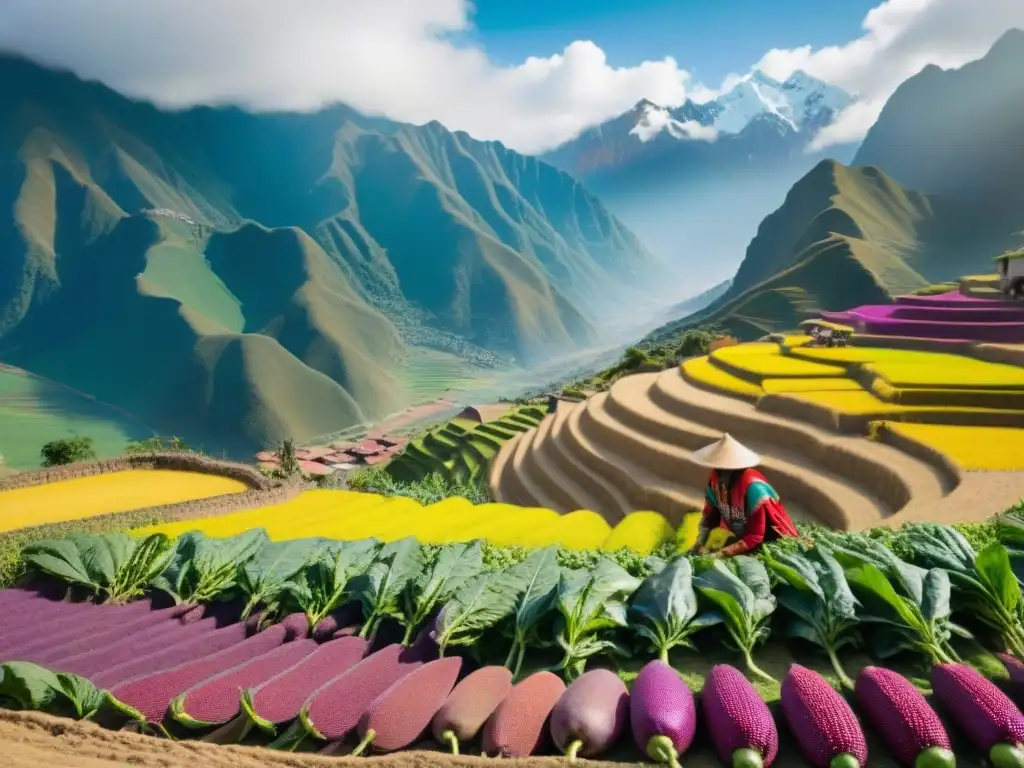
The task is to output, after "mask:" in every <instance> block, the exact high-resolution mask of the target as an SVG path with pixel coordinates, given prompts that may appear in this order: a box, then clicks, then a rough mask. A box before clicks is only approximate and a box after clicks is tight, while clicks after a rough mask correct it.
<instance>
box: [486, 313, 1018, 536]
mask: <svg viewBox="0 0 1024 768" xmlns="http://www.w3.org/2000/svg"><path fill="white" fill-rule="evenodd" d="M918 298H924V297H918ZM927 298H933V297H927ZM946 300H949V299H946ZM809 343H810V339H809V338H808V337H806V336H787V337H781V338H777V339H773V340H771V341H762V342H756V343H748V344H739V345H732V346H723V347H721V348H718V349H715V350H714V351H712V352H711V353H710V354H708V355H705V356H702V357H695V358H692V359H690V360H687V361H685V362H684V363H683V364H682V365H681V366H680V368H679V369H676V370H669V371H665V372H661V373H649V374H638V375H634V376H630V377H628V378H626V379H623V380H621V381H619V382H617V383H616V384H614V385H613V386H612V387H611V389H610V390H609V391H608V392H604V393H600V394H599V395H597V396H595V397H592V398H590V399H589V400H588V401H586V402H585V403H583V404H580V405H578V406H568V407H561V408H560V409H559V412H558V413H556V414H555V415H553V416H549V417H548V418H547V419H545V420H544V421H543V422H542V423H541V425H540V426H539V427H538V428H537V429H536V430H535V431H532V432H529V433H527V434H524V435H521V436H518V437H516V438H514V439H513V441H511V442H510V443H508V444H506V446H505V447H504V448H503V449H502V451H501V452H500V453H499V455H498V456H497V458H496V459H495V461H494V462H493V463H492V466H491V473H490V483H491V489H492V494H493V495H494V498H496V499H497V500H499V501H503V502H507V503H515V504H520V505H528V506H539V507H547V508H550V509H555V510H559V511H567V510H570V509H576V508H581V507H582V508H586V509H591V510H594V511H597V512H600V513H601V514H602V515H604V516H605V518H606V519H608V520H609V521H615V520H618V519H619V518H620V517H621V516H623V515H625V514H628V513H629V512H630V511H632V510H634V509H637V508H645V509H650V510H653V511H656V512H659V513H661V514H662V515H664V516H665V517H666V519H667V520H668V521H669V522H670V523H671V524H675V525H678V524H679V523H680V522H681V520H682V519H683V517H684V516H685V515H687V514H691V513H693V512H695V511H697V510H699V509H700V508H701V507H702V505H703V487H704V484H705V483H706V481H707V470H706V469H705V468H703V467H702V466H700V465H699V464H697V463H695V462H693V460H692V459H691V458H690V455H691V453H692V452H693V451H695V450H697V449H699V448H702V447H703V446H705V445H707V444H709V443H710V442H712V441H713V440H715V439H717V438H718V437H720V436H721V434H722V433H724V432H729V433H731V434H732V435H733V436H734V437H737V438H738V439H740V440H742V441H743V442H744V443H745V444H747V445H750V446H751V447H753V448H754V449H755V450H756V451H758V452H759V453H760V454H762V455H763V456H765V457H766V460H765V463H764V468H765V471H766V474H767V475H768V476H769V477H770V478H771V481H772V483H773V485H775V487H776V488H777V489H778V490H779V492H780V494H781V495H782V497H783V499H785V501H786V504H787V508H789V509H790V511H791V513H792V514H793V516H794V517H795V518H796V519H798V520H803V521H807V522H817V523H821V524H824V525H827V526H830V527H833V528H839V529H842V530H863V529H867V528H872V527H874V526H876V525H880V524H887V525H892V524H897V523H899V522H903V521H908V520H943V521H948V522H955V521H960V520H961V519H964V520H966V519H971V520H983V519H985V518H987V517H989V516H991V515H992V514H995V513H997V512H999V511H1000V510H1001V509H1004V508H1006V507H1007V506H1010V505H1012V504H1013V503H1015V502H1016V501H1017V500H1018V499H1019V498H1020V497H1021V496H1022V495H1024V472H1019V471H1018V470H1024V451H1021V450H1020V447H1021V445H1022V442H1021V437H1020V435H1021V434H1024V430H1022V429H1021V427H1024V369H1022V368H1020V367H1017V366H1013V365H1008V364H1003V363H994V362H988V361H986V360H981V359H976V358H972V357H969V356H965V355H959V354H950V353H946V352H931V351H924V350H914V349H899V348H887V347H870V346H850V347H836V348H826V347H816V346H809ZM890 426H891V427H892V429H889V428H888V427H890ZM869 436H870V437H873V438H874V440H868V439H865V438H866V437H869ZM978 471H986V473H987V474H986V475H985V476H984V477H979V476H977V475H976V473H977V472H978Z"/></svg>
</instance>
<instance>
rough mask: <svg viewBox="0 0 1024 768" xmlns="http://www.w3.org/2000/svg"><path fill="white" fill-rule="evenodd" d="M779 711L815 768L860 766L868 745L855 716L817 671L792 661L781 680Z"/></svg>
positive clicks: (860, 767) (863, 761)
mask: <svg viewBox="0 0 1024 768" xmlns="http://www.w3.org/2000/svg"><path fill="white" fill-rule="evenodd" d="M781 702H782V712H783V714H784V715H785V716H786V722H787V723H788V724H789V729H790V730H791V731H792V732H793V735H794V736H795V737H796V740H797V743H798V744H799V745H800V751H801V752H803V754H804V757H805V758H806V759H807V762H809V763H810V764H811V765H813V766H815V768H863V766H864V765H865V763H867V759H868V745H867V740H866V739H865V738H864V731H863V730H861V727H860V723H859V722H858V720H857V716H856V715H855V714H854V713H853V710H852V709H850V705H849V704H847V703H846V699H844V698H843V697H842V696H840V695H839V693H838V692H837V691H836V689H835V688H833V687H832V686H831V685H829V684H828V681H827V680H825V678H823V677H822V676H821V675H819V674H818V673H817V672H815V671H813V670H810V669H807V668H806V667H802V666H800V665H799V664H793V665H792V666H791V667H790V668H789V674H787V675H786V679H785V680H783V681H782V697H781Z"/></svg>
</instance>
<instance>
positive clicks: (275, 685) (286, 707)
mask: <svg viewBox="0 0 1024 768" xmlns="http://www.w3.org/2000/svg"><path fill="white" fill-rule="evenodd" d="M367 649H368V644H367V642H366V640H365V639H364V638H361V637H345V638H342V639H340V640H332V641H330V642H327V643H324V644H323V645H321V646H320V647H319V648H317V649H316V650H315V651H314V652H313V653H311V654H310V655H309V656H307V657H306V658H304V659H303V660H302V661H300V662H299V663H298V664H296V665H295V666H293V667H292V668H291V669H288V670H285V671H283V672H281V673H280V674H278V675H277V676H275V677H273V678H271V679H269V680H267V681H266V682H264V683H263V684H261V685H258V686H256V687H255V688H253V689H252V690H249V691H245V692H244V693H243V694H242V702H241V706H242V709H243V710H244V711H245V713H246V715H247V716H248V718H249V720H250V721H252V723H254V724H255V725H256V726H258V727H259V728H260V729H262V730H264V731H266V732H267V733H269V734H271V735H276V732H277V727H278V726H280V725H283V724H284V723H287V722H290V721H292V720H294V719H295V718H296V717H298V716H299V710H300V709H302V705H303V704H304V703H305V702H306V700H307V699H308V698H309V697H310V696H312V695H313V693H314V692H315V691H316V690H317V689H318V688H319V687H320V686H321V685H323V683H324V681H325V680H330V679H332V678H334V677H337V676H339V675H341V674H343V673H344V672H347V671H348V670H349V669H351V668H352V667H354V666H355V665H356V664H358V663H359V662H360V661H362V659H363V657H364V656H365V655H366V651H367Z"/></svg>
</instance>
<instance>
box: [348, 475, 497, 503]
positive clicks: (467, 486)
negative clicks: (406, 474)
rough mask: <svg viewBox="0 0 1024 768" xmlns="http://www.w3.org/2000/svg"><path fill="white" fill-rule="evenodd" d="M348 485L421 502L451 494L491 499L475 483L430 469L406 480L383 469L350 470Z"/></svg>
mask: <svg viewBox="0 0 1024 768" xmlns="http://www.w3.org/2000/svg"><path fill="white" fill-rule="evenodd" d="M348 487H349V488H351V489H352V490H356V491H363V492H365V493H379V494H380V495H382V496H401V497H404V498H409V499H414V500H416V501H418V502H419V503H420V504H424V505H426V504H436V503H437V502H439V501H443V500H444V499H449V498H452V497H455V496H460V497H462V498H464V499H468V500H469V501H471V502H472V503H474V504H484V503H486V502H489V501H490V500H491V499H490V496H489V495H488V493H487V491H486V490H485V489H484V488H482V487H480V486H479V485H478V484H476V483H472V482H459V481H456V480H453V479H451V478H448V477H445V476H444V475H442V474H441V473H440V472H432V473H430V474H429V475H427V476H426V477H424V478H423V479H422V480H418V481H413V482H408V481H401V480H395V479H394V478H393V477H392V476H391V475H390V474H389V472H388V470H387V469H386V468H385V469H381V468H379V467H369V468H367V469H361V470H356V471H355V472H352V473H350V474H349V476H348Z"/></svg>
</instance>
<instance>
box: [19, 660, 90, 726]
mask: <svg viewBox="0 0 1024 768" xmlns="http://www.w3.org/2000/svg"><path fill="white" fill-rule="evenodd" d="M103 701H104V696H103V692H102V691H100V690H98V689H97V688H96V686H94V685H93V684H92V683H90V682H89V681H88V680H86V679H85V678H83V677H79V676H78V675H72V674H69V673H67V672H53V671H51V670H49V669H46V668H44V667H40V666H37V665H35V664H30V663H29V662H27V661H9V662H7V663H5V664H2V665H0V707H4V708H6V709H15V710H18V709H27V710H34V711H36V712H46V713H48V714H51V715H63V716H68V717H74V718H77V719H88V718H90V717H92V716H93V715H95V714H96V712H97V711H99V709H100V707H101V706H102V705H103Z"/></svg>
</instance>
